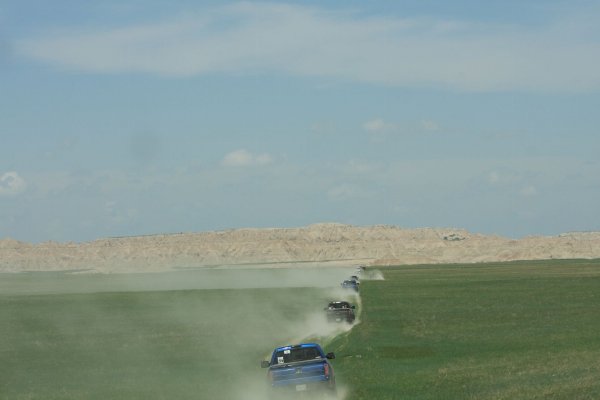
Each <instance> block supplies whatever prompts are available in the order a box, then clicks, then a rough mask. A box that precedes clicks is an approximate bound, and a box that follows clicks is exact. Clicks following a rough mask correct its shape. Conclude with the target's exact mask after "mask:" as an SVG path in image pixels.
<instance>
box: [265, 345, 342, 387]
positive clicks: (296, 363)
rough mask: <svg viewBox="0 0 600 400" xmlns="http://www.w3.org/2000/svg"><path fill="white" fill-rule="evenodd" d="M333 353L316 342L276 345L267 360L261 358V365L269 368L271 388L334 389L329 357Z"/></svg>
mask: <svg viewBox="0 0 600 400" xmlns="http://www.w3.org/2000/svg"><path fill="white" fill-rule="evenodd" d="M334 358H335V354H333V353H327V354H325V352H324V351H323V349H322V348H321V346H319V345H318V344H316V343H303V344H298V345H294V346H284V347H278V348H276V349H275V350H273V354H272V355H271V360H270V361H262V362H261V364H260V366H261V367H262V368H269V370H268V372H267V376H268V382H269V384H270V385H271V387H272V388H273V390H281V391H292V392H305V391H318V390H322V391H326V392H329V393H332V394H334V393H335V391H336V386H335V374H334V372H333V367H332V366H331V364H330V362H329V360H333V359H334Z"/></svg>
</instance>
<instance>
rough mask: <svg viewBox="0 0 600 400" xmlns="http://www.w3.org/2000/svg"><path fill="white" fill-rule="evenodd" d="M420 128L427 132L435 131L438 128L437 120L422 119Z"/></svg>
mask: <svg viewBox="0 0 600 400" xmlns="http://www.w3.org/2000/svg"><path fill="white" fill-rule="evenodd" d="M420 125H421V129H423V130H424V131H427V132H435V131H438V130H439V129H440V126H439V125H438V123H437V122H435V121H431V120H423V121H421V124H420Z"/></svg>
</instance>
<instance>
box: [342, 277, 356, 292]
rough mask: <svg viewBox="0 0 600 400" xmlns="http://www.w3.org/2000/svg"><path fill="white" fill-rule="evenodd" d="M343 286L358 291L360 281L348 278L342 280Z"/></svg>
mask: <svg viewBox="0 0 600 400" xmlns="http://www.w3.org/2000/svg"><path fill="white" fill-rule="evenodd" d="M341 286H342V288H344V289H354V290H355V291H356V292H358V287H359V283H358V282H356V281H355V280H353V279H347V280H345V281H344V282H342V284H341Z"/></svg>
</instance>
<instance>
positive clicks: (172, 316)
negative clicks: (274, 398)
mask: <svg viewBox="0 0 600 400" xmlns="http://www.w3.org/2000/svg"><path fill="white" fill-rule="evenodd" d="M354 274H356V271H355V269H354V268H308V269H307V268H295V269H292V268H290V269H281V268H253V269H237V270H233V269H218V270H217V269H215V270H192V271H190V270H185V271H180V272H168V273H155V274H118V275H85V274H84V275H81V274H78V275H73V274H64V273H63V274H57V273H53V274H47V273H41V274H36V273H31V274H2V279H3V281H4V284H3V285H2V286H0V318H2V320H3V321H4V323H3V324H2V326H1V327H0V336H1V337H3V340H1V341H0V352H4V353H6V354H11V355H12V356H11V357H9V358H7V360H6V361H5V362H4V363H3V365H2V366H0V375H1V376H3V377H4V378H6V379H5V380H4V382H6V383H5V384H4V385H5V386H2V387H0V389H2V390H1V391H3V392H5V393H7V395H9V396H10V397H12V398H19V397H22V396H25V395H27V396H28V398H31V399H42V398H50V397H53V396H54V397H61V398H86V399H104V398H112V399H130V398H134V397H135V398H137V397H139V396H143V397H144V398H147V399H152V398H178V399H198V398H202V399H203V398H206V399H208V398H210V399H227V400H232V399H233V400H242V399H244V400H253V399H265V398H267V397H268V395H269V394H270V391H269V389H270V388H268V387H267V380H266V370H264V369H261V368H260V361H261V360H264V359H266V358H267V357H268V356H269V355H270V352H271V351H272V350H273V349H274V348H275V347H278V346H284V345H290V344H296V343H300V342H305V341H312V342H317V343H320V344H321V346H322V347H323V348H324V350H325V351H326V352H328V351H330V350H329V349H328V348H327V346H328V344H329V343H330V341H331V340H332V339H333V338H334V337H336V336H337V335H340V334H344V333H345V332H348V331H349V330H350V329H352V326H354V325H350V324H347V323H328V322H327V320H326V317H325V312H324V308H325V307H326V306H327V304H328V302H330V301H340V300H346V301H349V302H350V303H352V304H355V305H356V306H357V309H356V311H357V319H356V321H355V324H357V323H360V305H361V303H360V296H359V295H358V293H356V292H354V291H353V290H348V289H342V288H341V287H340V283H341V282H342V281H343V280H344V279H348V278H349V276H350V275H354ZM361 278H363V279H366V278H367V276H366V275H365V276H364V277H362V276H361ZM335 363H336V362H335V360H333V361H332V364H333V367H334V369H335ZM31 377H36V378H35V379H33V380H32V379H31ZM0 386H1V385H0ZM344 392H345V389H344V388H341V387H340V388H339V392H338V397H337V398H338V399H343V398H344ZM132 394H135V395H134V396H133V397H132Z"/></svg>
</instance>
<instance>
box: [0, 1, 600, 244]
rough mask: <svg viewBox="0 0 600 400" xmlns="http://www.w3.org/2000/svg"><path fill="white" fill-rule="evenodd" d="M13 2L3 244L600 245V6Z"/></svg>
mask: <svg viewBox="0 0 600 400" xmlns="http://www.w3.org/2000/svg"><path fill="white" fill-rule="evenodd" d="M88 3H92V2H79V1H66V0H57V1H53V2H47V1H28V0H23V1H0V238H3V237H12V238H15V239H18V240H24V241H30V242H40V241H46V240H55V241H76V242H82V241H88V240H93V239H95V238H100V237H107V236H122V235H139V234H152V233H169V232H197V231H206V230H221V229H230V228H241V227H295V226H304V225H307V224H312V223H318V222H340V223H348V224H355V225H372V224H391V225H398V226H400V227H406V228H414V227H457V228H465V229H468V230H470V231H472V232H478V233H485V234H498V235H503V236H508V237H515V238H518V237H522V236H525V235H555V234H559V233H562V232H567V231H577V230H583V231H586V230H599V229H600V212H599V211H598V210H599V207H598V204H600V156H599V154H600V132H599V129H600V128H599V127H600V112H598V110H599V109H600V68H598V65H600V23H599V22H600V2H598V1H497V2H496V1H494V2H481V1H455V2H447V1H416V0H415V1H403V2H397V1H374V2H359V1H344V2H339V1H319V2H316V1H314V2H231V3H225V2H216V1H206V2H197V1H103V2H95V3H92V4H88Z"/></svg>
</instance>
